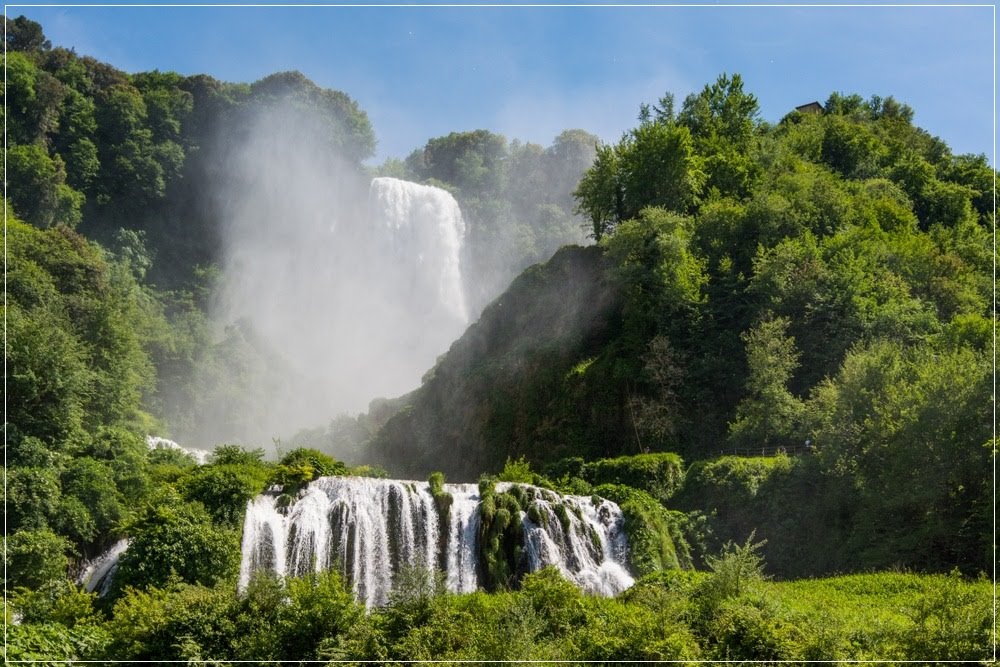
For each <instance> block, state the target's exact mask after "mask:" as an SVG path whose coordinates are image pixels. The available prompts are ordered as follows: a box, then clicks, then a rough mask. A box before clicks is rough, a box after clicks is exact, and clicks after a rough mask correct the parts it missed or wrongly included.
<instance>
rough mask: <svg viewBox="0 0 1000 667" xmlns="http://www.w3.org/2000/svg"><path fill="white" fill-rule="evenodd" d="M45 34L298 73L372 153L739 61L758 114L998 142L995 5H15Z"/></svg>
mask: <svg viewBox="0 0 1000 667" xmlns="http://www.w3.org/2000/svg"><path fill="white" fill-rule="evenodd" d="M7 12H8V15H10V16H17V15H19V14H25V15H27V16H28V17H29V18H31V19H33V20H36V21H38V22H40V23H41V24H42V26H43V28H44V30H45V32H46V35H47V36H48V37H49V39H51V40H52V42H53V44H55V45H59V46H67V47H73V48H75V49H76V51H77V53H80V54H85V55H91V56H94V57H96V58H98V59H100V60H104V61H107V62H109V63H111V64H113V65H115V66H117V67H119V68H121V69H124V70H126V71H129V72H136V71H143V70H151V69H160V70H174V71H177V72H180V73H182V74H196V73H206V74H210V75H212V76H214V77H216V78H218V79H222V80H226V81H245V82H252V81H254V80H257V79H259V78H262V77H264V76H266V75H267V74H270V73H273V72H276V71H282V70H291V69H296V70H299V71H301V72H303V73H304V74H305V75H306V76H308V77H309V78H311V79H312V80H313V81H315V82H316V83H318V84H320V85H322V86H326V87H330V88H336V89H339V90H342V91H344V92H346V93H347V94H349V95H350V96H351V97H353V98H354V99H356V100H358V102H359V103H360V105H361V106H362V108H363V109H364V110H365V111H367V113H368V114H369V117H370V118H371V120H372V123H373V125H374V127H375V132H376V135H377V137H378V139H379V146H378V152H377V155H376V159H375V161H377V162H379V161H381V160H383V159H384V158H386V157H389V156H394V157H405V156H406V155H407V154H408V153H409V152H410V151H411V150H413V149H414V148H417V147H418V146H422V145H423V144H424V143H425V142H426V141H427V139H429V138H431V137H435V136H440V135H443V134H447V133H448V132H452V131H461V130H471V129H477V128H486V129H489V130H493V131H496V132H501V133H503V134H506V135H507V136H508V138H514V137H517V138H520V139H522V140H527V141H534V142H537V143H542V144H546V145H547V144H548V143H550V142H551V140H552V138H553V137H554V136H555V135H556V134H558V133H559V132H560V131H561V130H563V129H566V128H571V127H580V128H583V129H586V130H588V131H591V132H593V133H595V134H597V135H599V136H600V137H601V138H602V139H604V140H608V141H611V140H615V139H617V138H618V137H619V136H620V135H621V133H622V132H623V131H625V130H627V129H629V128H630V127H632V126H634V125H635V119H636V115H637V112H638V108H639V104H640V103H641V102H644V101H647V102H654V101H655V100H656V99H657V98H658V97H659V96H660V95H662V94H663V93H664V92H666V91H671V92H673V93H674V94H675V95H676V96H677V99H678V102H680V101H681V100H682V99H683V98H684V96H685V95H687V94H688V93H691V92H694V91H697V90H699V89H701V87H702V86H704V85H705V84H706V83H708V82H710V81H713V80H714V79H715V78H716V76H717V75H718V74H720V73H722V72H730V73H731V72H739V73H741V74H742V75H743V78H744V81H745V87H746V89H747V90H749V91H750V92H752V93H754V94H755V95H757V97H758V99H759V100H760V104H761V115H762V117H763V118H764V119H765V120H768V121H777V120H779V119H780V118H781V117H782V116H783V115H784V114H785V113H787V112H788V111H789V110H790V109H791V108H792V107H794V106H796V105H799V104H803V103H806V102H810V101H812V100H819V101H820V102H822V101H824V100H825V99H826V98H827V96H828V95H829V94H830V93H831V92H833V91H840V92H845V93H855V92H856V93H859V94H861V95H863V96H865V97H868V96H870V95H872V94H879V95H882V96H887V95H893V96H895V97H896V98H897V99H899V100H901V101H903V102H906V103H907V104H909V105H910V106H912V107H913V108H914V109H915V111H916V118H915V121H916V123H917V124H918V125H920V126H922V127H924V128H925V129H927V130H928V131H929V132H931V133H932V134H935V135H938V136H940V137H942V138H943V139H944V140H945V141H947V142H948V143H949V145H951V146H952V149H953V150H954V151H955V152H957V153H969V152H971V153H986V154H987V155H988V156H990V158H991V160H992V159H993V150H994V148H993V145H994V101H993V99H994V89H995V86H994V66H993V58H994V21H995V19H994V8H993V7H957V6H947V7H926V6H925V7H902V6H896V7H844V6H841V7H815V6H811V7H801V6H800V7H792V6H782V7H761V6H756V7H725V6H717V5H715V6H701V7H677V6H672V7H638V8H632V7H529V8H516V7H494V8H489V7H471V8H469V7H467V8H459V7H452V8H432V7H374V6H367V7H353V8H352V7H310V8H305V7H273V8H260V7H258V8H254V7H215V8H210V7H195V8H181V7H134V8H126V7H113V8H109V7H85V6H75V7H28V6H8V9H7Z"/></svg>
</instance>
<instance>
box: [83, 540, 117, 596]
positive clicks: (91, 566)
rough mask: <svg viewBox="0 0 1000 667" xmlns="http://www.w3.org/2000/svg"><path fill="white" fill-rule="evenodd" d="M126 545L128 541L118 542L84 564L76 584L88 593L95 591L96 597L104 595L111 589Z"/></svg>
mask: <svg viewBox="0 0 1000 667" xmlns="http://www.w3.org/2000/svg"><path fill="white" fill-rule="evenodd" d="M128 545H129V541H128V540H118V541H117V542H115V543H114V544H113V545H112V546H111V548H109V549H108V550H107V551H105V552H104V553H102V554H101V555H100V556H98V557H97V558H94V559H93V560H90V561H87V562H86V563H84V566H83V571H82V572H81V573H80V576H79V577H78V578H77V583H79V584H80V585H82V586H83V587H84V588H85V589H86V591H87V592H88V593H93V592H94V591H97V593H98V595H105V594H106V593H107V592H108V591H109V590H110V589H111V580H112V578H113V577H114V575H115V570H117V569H118V559H119V558H121V555H122V554H123V553H125V550H126V549H128Z"/></svg>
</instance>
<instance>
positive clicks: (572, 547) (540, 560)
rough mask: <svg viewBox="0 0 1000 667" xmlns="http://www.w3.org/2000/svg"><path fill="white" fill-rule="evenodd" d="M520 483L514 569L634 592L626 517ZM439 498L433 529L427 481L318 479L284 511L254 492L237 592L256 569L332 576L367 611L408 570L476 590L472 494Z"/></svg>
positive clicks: (448, 488)
mask: <svg viewBox="0 0 1000 667" xmlns="http://www.w3.org/2000/svg"><path fill="white" fill-rule="evenodd" d="M521 486H524V487H525V488H526V489H529V490H530V495H531V496H532V497H533V500H532V501H531V504H530V506H529V511H528V512H523V513H522V516H521V522H522V528H523V536H524V545H523V550H522V551H523V557H522V562H521V563H519V564H518V569H519V570H520V571H521V572H533V571H535V570H538V569H540V568H542V567H546V566H549V565H552V566H555V567H557V568H558V569H559V571H560V572H562V573H563V576H565V577H566V578H567V579H569V580H570V581H573V582H574V583H576V584H577V585H578V586H580V587H581V588H583V589H584V590H586V591H588V592H590V593H593V594H598V595H615V594H617V593H619V592H621V591H623V590H625V589H626V588H628V587H629V586H631V585H632V583H633V579H632V577H631V576H630V575H629V574H628V572H627V571H626V569H625V566H624V563H625V562H626V559H627V557H628V545H627V542H626V538H625V533H624V519H623V517H622V513H621V510H620V509H619V507H618V506H617V505H616V504H615V503H612V502H610V501H608V500H600V499H597V500H598V502H597V503H596V504H595V503H594V499H592V498H589V497H583V496H560V495H558V494H556V493H554V492H552V491H548V490H545V489H539V488H537V487H531V486H527V485H521ZM509 487H510V485H509V484H508V485H498V487H497V488H498V491H503V490H504V489H506V488H509ZM444 491H445V492H446V493H448V494H450V495H451V497H452V504H451V507H450V509H449V511H448V524H447V525H439V518H438V510H437V507H436V505H435V503H434V498H433V497H432V495H431V492H430V488H429V486H428V484H427V483H426V482H413V481H402V480H384V479H370V478H360V477H324V478H320V479H317V480H315V481H313V482H312V483H311V484H309V486H308V487H306V488H305V489H304V490H303V491H301V492H300V494H299V495H298V497H297V498H296V499H295V500H294V501H293V502H292V503H291V504H289V505H287V506H286V507H284V508H283V509H279V505H280V496H279V495H278V494H277V493H274V492H271V493H266V494H263V495H260V496H258V497H256V498H254V499H253V500H251V501H250V502H249V503H248V505H247V513H246V519H245V522H244V527H243V544H242V563H241V566H240V580H239V586H240V589H241V590H243V589H245V588H246V586H247V584H248V582H249V580H250V577H251V576H252V575H253V574H254V573H255V572H259V571H266V572H271V573H273V574H276V575H278V576H299V575H303V574H306V573H308V572H310V571H317V572H319V571H323V570H329V569H338V570H339V571H340V572H341V573H342V574H343V575H344V576H345V578H346V581H347V582H348V584H349V585H350V586H351V588H352V590H353V591H354V593H355V595H356V596H357V597H358V599H360V600H364V602H365V604H366V605H367V606H368V607H373V606H378V605H383V604H385V603H386V602H387V601H388V600H389V594H390V592H391V591H392V589H393V585H394V583H395V582H396V581H397V578H398V576H399V575H400V573H401V572H402V570H403V569H404V568H411V570H416V572H417V573H418V574H423V575H426V576H427V577H433V576H434V572H435V570H437V569H442V570H443V573H444V581H445V585H446V586H447V588H448V590H450V591H452V592H455V593H468V592H473V591H475V590H477V588H478V587H479V584H480V582H479V574H478V570H479V543H478V540H479V532H480V527H481V518H480V497H479V489H478V487H477V486H476V485H474V484H445V485H444ZM557 507H560V508H561V510H557V509H556V508H557ZM529 515H531V516H535V517H536V518H537V519H538V520H537V521H534V520H532V519H531V518H530V516H529Z"/></svg>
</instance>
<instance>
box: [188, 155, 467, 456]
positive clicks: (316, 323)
mask: <svg viewBox="0 0 1000 667" xmlns="http://www.w3.org/2000/svg"><path fill="white" fill-rule="evenodd" d="M299 171H301V170H295V169H293V170H292V172H291V173H292V174H296V173H298V172H299ZM275 178H277V179H278V182H277V183H268V184H267V187H262V188H261V190H260V191H259V192H258V193H257V195H256V196H255V197H254V198H253V199H252V201H250V200H248V201H246V202H243V203H242V205H241V206H240V207H238V208H237V210H234V211H233V212H232V214H231V217H233V218H234V219H238V220H239V224H238V225H236V224H235V223H234V226H233V227H232V228H231V229H229V228H227V229H229V232H228V237H227V244H226V256H225V261H224V262H223V266H222V275H221V276H220V278H219V286H218V289H217V291H216V293H215V294H214V296H213V301H212V316H213V320H214V321H215V323H216V325H217V327H218V330H219V331H220V332H224V335H225V337H226V339H227V340H229V341H230V342H231V343H232V344H233V345H234V346H237V347H238V348H239V349H240V350H242V351H244V352H242V356H237V357H236V360H237V361H240V362H244V361H245V360H247V359H250V360H252V361H253V364H255V365H250V362H245V363H247V364H248V365H247V367H246V368H242V367H239V366H235V365H234V367H233V368H232V370H231V371H229V370H227V369H222V370H221V371H219V372H221V373H222V374H223V375H224V376H225V375H226V374H227V373H229V372H231V373H232V376H233V377H232V379H231V381H229V382H228V383H223V384H221V385H220V386H230V385H231V386H233V387H238V388H240V389H241V390H242V391H238V392H223V393H221V395H220V396H219V397H218V398H217V402H216V404H214V405H211V406H207V407H206V409H205V413H206V415H207V416H206V418H205V419H203V423H202V424H201V427H200V431H199V433H198V434H197V435H189V434H184V435H185V440H186V441H188V442H191V443H192V444H196V445H199V444H209V443H217V442H232V441H240V442H258V441H263V442H266V441H268V440H270V439H271V438H273V437H276V436H290V435H291V434H293V433H294V432H296V431H298V430H300V429H303V428H308V427H316V426H320V425H323V424H326V423H328V422H329V420H330V419H331V418H332V417H334V416H336V415H338V414H342V413H345V412H347V413H350V412H358V411H362V410H364V409H366V408H367V407H368V403H369V401H371V400H372V399H373V398H376V397H389V396H399V395H401V394H405V393H407V392H409V391H412V390H413V389H415V388H416V387H418V386H419V385H420V379H421V377H423V375H424V374H425V373H426V372H427V371H428V369H430V368H432V367H433V366H434V364H435V362H436V360H437V359H438V357H439V356H440V355H442V354H443V353H444V352H446V351H447V350H448V347H449V346H450V345H451V343H452V342H453V341H454V340H455V339H457V338H458V337H459V336H461V334H462V332H463V331H464V330H465V327H466V325H467V324H468V322H469V309H468V304H467V301H466V297H465V290H466V286H465V282H464V281H465V280H466V278H465V277H464V276H463V267H462V256H463V245H464V242H465V234H466V226H465V223H464V222H463V219H462V212H461V210H460V209H459V206H458V203H457V202H456V201H455V199H454V197H452V196H451V195H450V194H449V193H448V192H446V191H445V190H442V189H440V188H436V187H431V186H427V185H418V184H416V183H410V182H407V181H402V180H398V179H395V178H375V179H373V180H371V181H366V182H365V183H364V185H363V186H362V185H360V184H358V186H357V187H358V189H359V190H360V189H361V188H362V187H363V188H364V190H363V191H361V192H358V193H357V194H356V197H357V200H358V201H357V202H354V205H352V206H351V207H349V208H348V209H347V210H344V209H345V206H346V205H342V204H341V203H340V202H339V201H338V200H337V198H336V197H335V196H334V194H336V193H335V191H336V187H337V186H336V181H335V180H334V182H333V183H330V184H325V185H324V182H323V181H322V180H318V181H316V182H315V183H313V181H312V180H310V183H313V185H314V186H315V188H316V192H319V193H327V191H328V190H329V191H332V192H331V193H327V194H324V196H323V197H319V195H316V196H312V197H306V196H305V195H303V198H302V199H298V198H296V197H295V196H294V195H295V194H296V193H298V192H299V190H300V189H301V187H300V186H299V185H297V183H296V182H295V180H294V179H292V178H290V177H289V176H288V175H286V174H282V173H276V174H275ZM309 178H310V179H316V178H318V177H317V176H316V175H314V174H311V172H310V176H309ZM324 188H325V189H324ZM310 192H313V191H312V190H310ZM352 201H353V200H352ZM209 370H211V369H209ZM210 379H211V378H210ZM212 381H213V382H214V381H215V380H212ZM209 408H210V410H209ZM209 417H210V418H209ZM220 417H224V419H222V418H220Z"/></svg>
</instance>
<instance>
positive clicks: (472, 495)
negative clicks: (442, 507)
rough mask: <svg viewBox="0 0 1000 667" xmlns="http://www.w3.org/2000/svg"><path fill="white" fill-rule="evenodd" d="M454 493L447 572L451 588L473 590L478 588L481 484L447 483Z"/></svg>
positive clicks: (464, 590) (449, 587)
mask: <svg viewBox="0 0 1000 667" xmlns="http://www.w3.org/2000/svg"><path fill="white" fill-rule="evenodd" d="M445 490H446V491H448V492H449V493H451V497H452V504H451V512H450V513H449V517H448V518H449V521H450V523H451V526H450V527H449V530H448V551H447V554H448V558H447V561H446V569H445V573H446V576H447V579H446V583H447V585H448V590H450V591H454V592H456V593H472V592H474V591H475V590H476V588H478V586H479V580H478V577H477V576H476V564H477V562H478V553H477V552H478V543H479V540H478V536H479V524H480V520H479V487H478V485H476V484H448V485H446V486H445Z"/></svg>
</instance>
